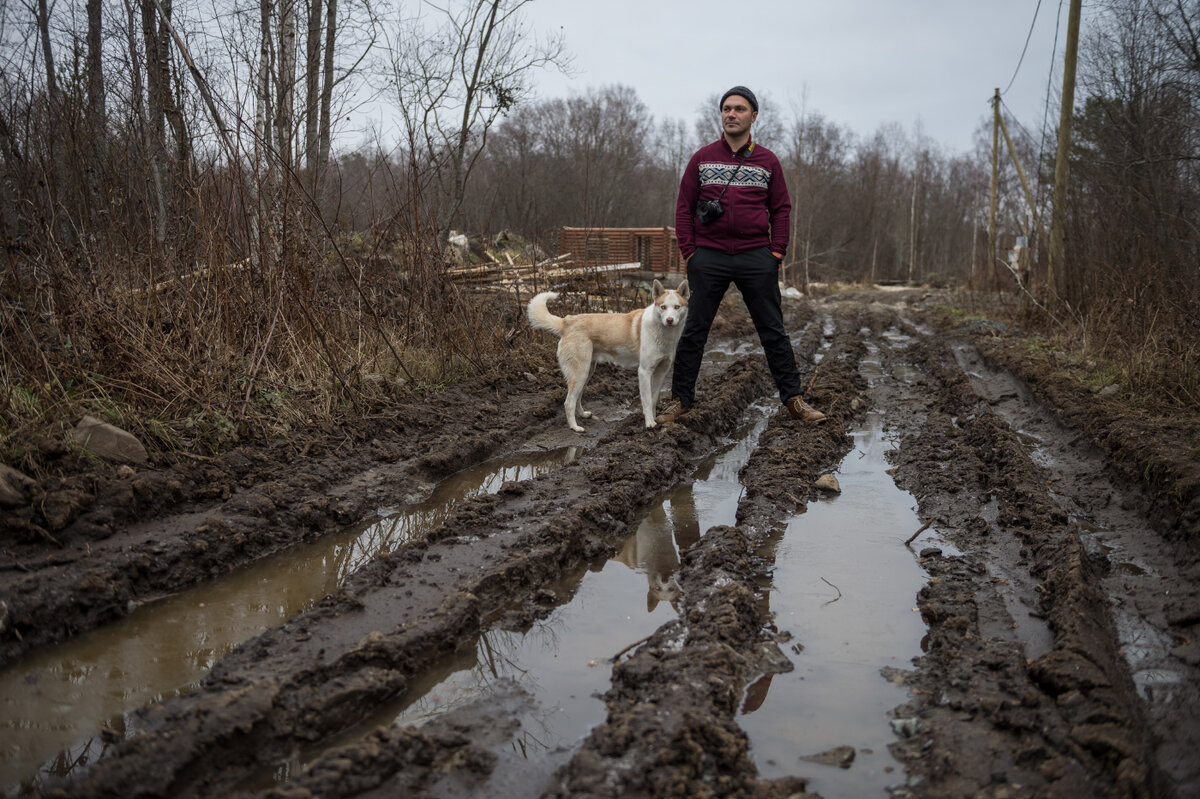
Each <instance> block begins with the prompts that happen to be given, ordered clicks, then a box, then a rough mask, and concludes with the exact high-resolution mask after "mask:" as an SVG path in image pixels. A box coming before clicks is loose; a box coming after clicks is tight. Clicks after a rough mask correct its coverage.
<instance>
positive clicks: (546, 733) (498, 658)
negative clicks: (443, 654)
mask: <svg viewBox="0 0 1200 799" xmlns="http://www.w3.org/2000/svg"><path fill="white" fill-rule="evenodd" d="M777 408H778V406H777V404H776V403H775V401H774V400H771V401H764V402H762V403H759V404H756V405H754V406H752V407H751V409H750V412H749V413H750V418H751V421H750V423H749V424H747V425H746V426H745V427H743V428H742V429H740V430H738V431H736V432H735V433H734V434H733V436H731V438H730V439H729V440H728V442H727V444H726V445H725V446H724V447H723V448H722V449H721V450H719V451H718V452H716V453H714V455H712V456H710V457H709V458H707V459H706V460H705V461H704V462H703V463H702V464H701V465H700V467H699V468H698V470H697V472H696V473H695V478H694V480H693V481H691V482H687V483H685V484H682V485H680V486H678V487H677V488H676V489H675V490H674V491H672V492H670V493H669V494H668V495H667V496H666V497H665V498H664V499H663V501H662V502H661V504H656V505H655V506H654V507H653V508H652V509H651V510H650V511H649V512H648V513H647V515H646V517H645V518H644V519H643V520H642V522H641V523H640V524H639V526H638V529H637V532H636V533H635V534H634V535H633V536H631V537H630V538H629V540H628V541H627V542H626V544H625V546H624V547H623V548H622V549H621V550H620V552H618V553H617V555H616V556H614V557H613V558H612V559H611V560H608V561H606V562H602V563H600V564H597V565H596V566H594V567H593V568H592V569H591V570H583V571H582V572H580V573H577V574H574V575H568V576H566V577H565V578H564V579H563V580H562V581H560V582H559V583H558V584H555V585H550V586H548V588H550V589H551V590H552V591H553V592H554V593H555V594H556V595H557V596H559V597H560V598H562V600H563V603H564V604H561V605H559V606H558V607H556V608H554V610H552V611H551V612H550V614H549V616H548V617H547V618H545V619H544V620H541V621H539V622H537V623H535V624H534V626H533V627H532V628H531V629H530V630H529V631H528V632H524V633H520V632H510V631H505V630H489V631H487V632H485V633H483V634H482V635H481V636H480V637H479V639H478V642H477V644H476V647H475V650H474V652H473V653H469V654H468V655H467V656H466V657H459V658H457V659H455V660H453V661H448V662H446V663H444V664H442V666H441V667H439V668H437V669H435V670H432V671H431V672H430V673H428V674H426V675H423V676H422V677H421V678H419V679H418V680H416V681H415V682H414V684H413V686H412V688H411V689H410V690H409V691H407V692H406V693H405V694H404V695H403V696H401V697H398V698H397V699H396V700H395V701H393V702H391V703H387V704H385V706H384V707H382V708H381V709H380V710H379V711H378V712H377V713H376V714H374V715H373V716H372V717H371V718H369V719H367V720H365V721H364V722H363V723H362V724H360V725H358V726H357V727H356V728H355V729H354V730H353V731H351V732H349V733H347V734H346V735H344V736H342V737H341V738H339V739H337V740H334V741H330V742H327V743H326V744H324V745H323V746H321V747H318V748H314V749H313V750H311V751H303V752H297V753H295V754H294V756H293V757H292V758H290V759H289V760H288V761H287V762H284V763H281V764H279V765H278V766H277V767H276V768H275V769H274V771H273V772H272V773H271V774H270V775H269V776H267V775H262V776H260V777H258V778H255V779H252V780H250V781H249V782H247V783H246V784H245V785H243V786H242V787H243V788H247V789H259V790H261V789H264V788H268V787H271V785H273V784H278V783H281V782H285V781H286V780H288V779H290V777H291V775H292V774H294V773H297V770H298V769H300V768H302V767H303V765H304V764H306V763H309V762H311V761H312V760H313V759H315V758H316V757H317V756H319V755H320V754H321V753H322V752H324V751H327V750H329V749H330V748H332V747H336V746H339V745H344V744H346V743H348V742H350V741H353V740H356V739H357V738H360V737H361V736H362V735H364V734H365V733H366V732H367V731H369V730H371V729H374V728H376V727H378V726H379V725H382V724H388V723H395V724H420V723H422V722H424V721H427V720H429V719H431V718H433V717H435V716H437V715H439V714H441V713H444V712H446V711H448V710H451V709H453V708H456V707H460V706H462V705H464V704H467V703H469V702H472V701H474V700H476V699H480V698H482V697H484V696H486V695H488V694H489V693H490V692H492V691H493V690H494V689H495V688H496V687H497V686H498V685H500V684H501V683H504V684H507V682H508V681H510V680H511V681H514V682H516V683H517V684H518V685H520V686H521V687H523V688H524V689H525V690H526V691H528V692H529V694H531V695H532V696H533V698H534V707H535V709H534V710H533V711H531V712H530V713H529V714H527V715H525V716H522V717H521V732H520V733H519V735H518V738H517V739H516V740H514V741H512V742H511V744H509V745H508V747H507V749H506V751H501V752H499V753H498V754H500V760H499V762H498V763H497V765H496V768H495V770H494V771H493V773H492V776H491V777H490V778H489V785H491V786H496V785H504V784H519V785H521V786H522V788H521V791H522V793H521V794H520V795H538V794H539V793H541V791H542V790H543V789H544V788H545V787H548V783H547V784H545V785H541V786H540V787H539V785H538V783H539V782H540V781H546V780H549V778H550V777H551V776H552V774H553V771H554V769H555V768H557V766H558V765H560V764H561V763H563V762H565V761H566V760H567V759H568V758H569V757H570V755H571V753H572V752H573V751H574V749H575V747H576V745H577V743H578V742H579V741H580V740H581V739H582V738H583V737H584V736H585V735H586V734H587V733H588V731H590V730H591V729H592V727H594V726H596V725H597V724H599V723H601V722H602V721H604V718H605V710H604V703H603V702H602V701H601V700H600V699H599V698H598V695H599V694H601V693H603V692H604V691H606V690H608V688H609V687H610V686H611V681H612V666H611V662H610V659H611V658H612V657H613V656H614V655H615V654H617V653H618V652H619V651H621V649H622V648H623V647H624V646H626V645H627V644H629V643H631V642H634V641H638V640H640V639H641V638H644V637H646V636H648V635H650V634H651V633H653V632H654V631H655V630H657V629H658V628H659V627H661V626H662V625H663V624H664V623H666V622H668V621H670V620H671V619H672V618H674V617H675V615H676V611H675V603H676V601H677V600H678V598H679V588H678V585H677V584H676V581H675V573H676V571H677V570H678V568H679V558H680V553H682V552H683V551H684V550H685V549H687V548H688V547H690V546H691V545H692V544H694V543H695V542H696V541H698V540H699V539H700V536H701V534H702V531H704V530H707V529H709V528H711V527H714V526H716V525H719V524H728V525H732V524H734V523H735V522H736V514H737V503H738V499H739V497H740V495H741V490H742V488H741V484H740V482H739V480H738V472H739V471H740V470H741V468H742V466H743V465H744V464H745V463H746V461H747V460H748V459H749V457H750V453H751V452H752V451H753V449H754V446H755V443H756V442H757V441H758V438H759V436H760V434H761V433H762V430H763V429H764V428H765V426H766V423H767V419H768V416H769V414H770V413H773V412H775V411H777Z"/></svg>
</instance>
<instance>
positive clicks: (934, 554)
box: [920, 547, 942, 558]
mask: <svg viewBox="0 0 1200 799" xmlns="http://www.w3.org/2000/svg"><path fill="white" fill-rule="evenodd" d="M920 556H921V557H922V558H940V557H941V556H942V550H940V549H938V548H937V547H925V548H924V549H922V550H921V555H920Z"/></svg>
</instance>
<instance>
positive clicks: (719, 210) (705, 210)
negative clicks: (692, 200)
mask: <svg viewBox="0 0 1200 799" xmlns="http://www.w3.org/2000/svg"><path fill="white" fill-rule="evenodd" d="M723 213H725V208H724V207H723V206H722V205H721V201H720V200H701V201H700V202H698V203H696V219H697V220H698V221H699V222H700V224H702V225H711V224H712V223H713V222H716V221H717V220H718V219H720V218H721V214H723Z"/></svg>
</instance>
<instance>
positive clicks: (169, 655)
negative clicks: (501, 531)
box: [0, 447, 578, 792]
mask: <svg viewBox="0 0 1200 799" xmlns="http://www.w3.org/2000/svg"><path fill="white" fill-rule="evenodd" d="M577 454H578V452H577V449H576V448H575V447H567V448H563V449H558V450H554V451H551V452H539V453H520V454H518V455H515V456H512V457H510V458H507V459H505V460H504V461H492V462H488V463H484V464H481V465H479V466H477V467H474V468H472V469H468V470H464V471H462V472H459V473H457V474H455V475H452V476H450V477H449V478H447V479H446V480H444V481H443V482H442V483H440V484H439V485H438V486H437V487H436V488H435V489H434V491H433V493H432V495H431V496H430V497H429V499H427V500H425V501H424V502H420V503H415V504H413V505H410V506H407V507H405V508H402V509H399V510H396V511H394V512H390V513H388V514H386V515H385V516H383V518H381V519H378V520H376V521H373V522H371V523H369V524H364V525H360V526H357V527H353V528H349V529H347V530H345V531H343V532H341V533H338V534H336V535H330V536H325V537H323V538H321V539H320V540H319V541H315V542H313V543H310V544H305V545H302V546H299V547H295V548H293V549H290V550H288V551H287V552H285V553H281V554H280V555H277V556H273V557H269V558H264V559H263V560H261V561H259V562H257V563H254V564H251V565H250V566H247V567H245V568H243V569H239V570H237V571H235V572H233V573H231V574H229V575H227V576H225V577H222V578H220V579H217V580H212V581H210V582H207V583H203V584H201V585H198V586H195V587H194V588H190V589H188V590H187V591H184V592H181V593H179V594H177V595H175V596H172V597H168V598H166V599H163V600H161V601H158V602H154V603H152V604H149V605H146V606H145V607H142V608H139V609H138V610H136V611H134V612H133V613H132V614H130V615H129V616H127V617H125V618H124V619H121V620H119V621H117V622H115V623H113V624H111V625H108V626H106V627H103V628H101V629H99V630H95V631H93V632H90V633H86V634H84V635H81V636H79V637H78V638H75V639H73V640H70V641H67V642H65V643H63V644H60V645H57V646H53V647H48V648H46V649H43V650H39V651H37V652H35V653H33V654H32V655H31V656H30V657H28V658H25V659H23V660H21V661H18V662H17V663H14V664H12V665H10V666H8V667H6V668H5V669H3V670H2V671H0V708H2V716H3V720H2V721H0V735H2V737H3V741H4V743H3V746H0V786H3V789H4V790H5V791H6V792H8V791H10V790H15V788H14V787H13V786H17V785H18V783H19V782H21V781H25V784H26V786H27V787H32V786H34V785H36V783H37V782H38V780H39V779H40V778H41V777H42V776H61V775H65V774H67V773H69V772H70V771H71V770H72V769H74V768H77V767H79V766H81V765H84V764H87V763H90V762H94V761H95V759H96V757H98V756H99V754H100V753H101V752H102V750H103V748H104V747H105V745H106V744H105V740H106V739H107V740H115V739H119V738H124V737H127V736H129V735H131V734H133V732H135V726H134V725H135V724H136V718H135V717H134V716H133V715H132V711H134V710H136V709H138V708H141V707H144V706H146V705H149V704H153V703H155V702H159V701H162V700H163V699H166V698H168V697H171V696H175V695H177V694H179V693H182V692H184V691H187V690H191V689H192V688H194V687H196V686H197V685H198V684H199V681H200V680H201V679H202V678H203V677H204V675H205V674H207V673H208V671H209V670H210V669H211V668H212V666H213V664H215V663H216V662H217V661H218V660H219V659H220V658H221V657H223V656H224V655H225V654H227V653H228V652H229V651H230V650H232V649H233V648H234V647H235V646H237V645H238V644H240V643H242V642H244V641H247V640H249V639H250V638H252V637H254V636H256V635H259V634H260V633H262V632H264V631H266V630H268V629H271V628H273V627H277V626H279V625H280V624H283V623H284V622H286V621H287V620H288V619H290V618H292V617H293V616H295V615H297V614H298V613H300V612H302V611H303V610H305V609H306V608H309V607H311V606H312V605H314V604H315V603H316V602H318V601H320V600H321V598H322V597H324V596H325V595H327V594H331V593H334V592H336V591H337V590H338V587H339V586H340V585H341V583H342V582H343V581H344V580H345V579H346V577H347V576H349V575H350V574H351V573H353V572H354V571H355V570H357V569H359V568H360V567H361V566H363V565H365V564H366V563H367V562H368V561H370V559H371V558H373V557H376V556H377V555H380V554H383V553H385V552H389V551H391V550H392V549H395V548H396V547H397V546H399V545H400V544H402V543H404V542H405V541H408V540H411V539H413V538H419V537H420V536H423V535H424V534H425V533H426V532H428V531H429V530H431V529H433V528H434V527H436V526H437V525H438V524H439V523H440V522H441V521H442V520H443V519H445V518H446V517H447V515H448V514H450V513H451V512H453V510H454V508H455V506H456V505H458V504H459V503H460V502H462V501H463V500H465V499H467V498H469V497H472V496H475V495H479V494H486V493H494V492H496V491H498V490H499V489H500V487H501V485H503V483H505V482H506V481H512V480H527V479H530V478H532V477H535V476H537V475H540V474H544V473H547V472H549V471H552V470H553V469H556V468H558V467H560V466H561V465H563V464H565V463H570V462H571V461H573V460H574V459H575V458H576V456H577Z"/></svg>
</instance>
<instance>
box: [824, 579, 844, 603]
mask: <svg viewBox="0 0 1200 799" xmlns="http://www.w3.org/2000/svg"><path fill="white" fill-rule="evenodd" d="M821 582H823V583H825V585H827V586H829V587H830V588H832V589H833V590H834V591H837V592H838V595H837V596H835V597H834V598H833V599H831V600H829V601H828V602H826V603H825V605H832V604H833V603H834V602H837V601H838V600H839V599H841V598H842V589H840V588H838V587H837V586H836V585H834V584H833V583H831V582H829V581H828V580H826V579H825V578H824V577H822V578H821ZM825 605H821V607H825Z"/></svg>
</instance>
